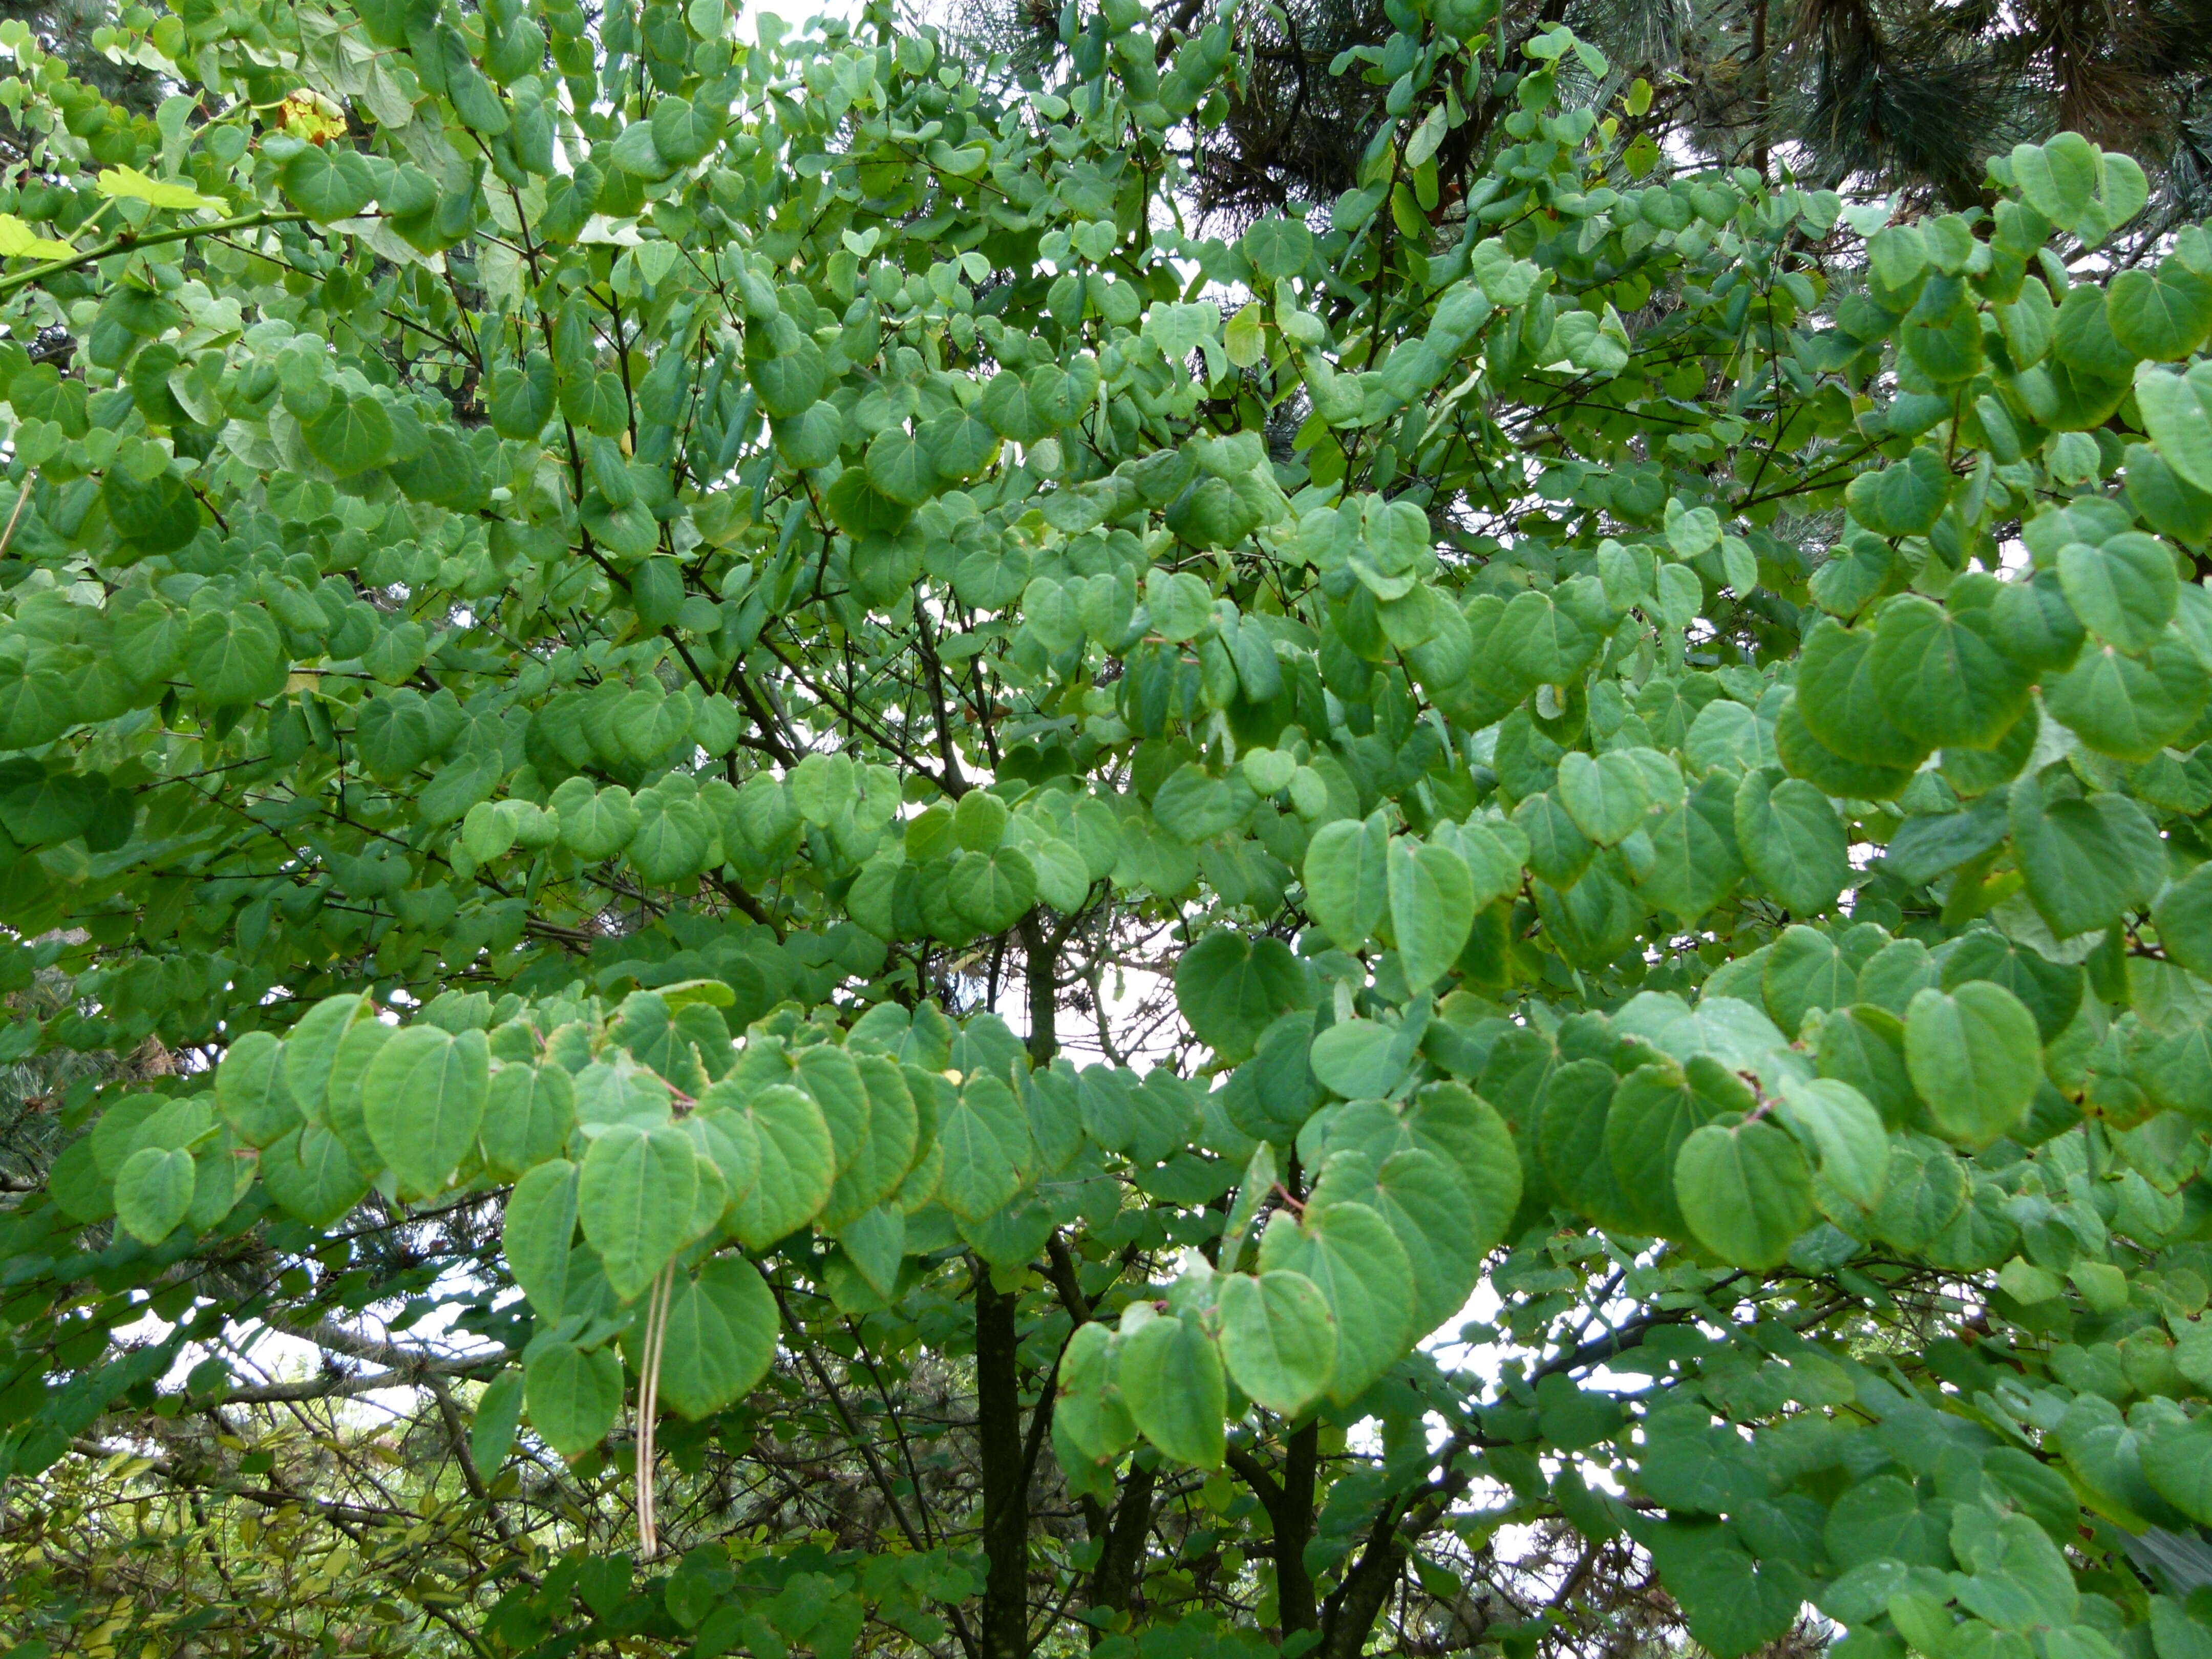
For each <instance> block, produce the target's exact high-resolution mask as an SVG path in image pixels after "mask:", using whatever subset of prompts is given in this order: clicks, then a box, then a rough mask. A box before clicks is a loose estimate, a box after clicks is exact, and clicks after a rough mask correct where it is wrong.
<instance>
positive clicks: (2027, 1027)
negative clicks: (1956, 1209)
mask: <svg viewBox="0 0 2212 1659" xmlns="http://www.w3.org/2000/svg"><path fill="white" fill-rule="evenodd" d="M2042 1053H2043V1045H2042V1039H2041V1037H2040V1036H2039V1034H2038V1032H2037V1030H2036V1029H2035V1017H2034V1016H2033V1015H2032V1014H2030V1013H2029V1012H2027V1009H2026V1008H2025V1007H2023V1006H2021V1000H2020V999H2019V998H2018V997H2016V996H2015V995H2014V994H2012V993H2011V992H2009V991H2008V990H2006V989H2005V988H2004V987H2002V986H2001V985H1995V984H1992V983H1990V981H1987V980H1974V981H1969V982H1967V983H1966V984H1964V985H1961V986H1960V987H1958V989H1956V990H1955V991H1952V992H1949V993H1948V994H1947V993H1945V992H1942V991H1939V990H1936V989H1935V988H1934V987H1929V988H1927V989H1924V990H1923V991H1921V992H1919V993H1918V994H1917V995H1915V996H1914V997H1913V999H1912V1003H1911V1006H1910V1007H1909V1008H1908V1009H1907V1010H1906V1011H1905V1064H1906V1066H1909V1067H1910V1068H1911V1073H1912V1085H1913V1087H1914V1088H1916V1089H1917V1090H1918V1091H1920V1097H1921V1098H1922V1099H1923V1100H1924V1101H1926V1102H1927V1103H1928V1109H1929V1112H1930V1114H1931V1115H1933V1116H1934V1118H1935V1121H1936V1127H1937V1128H1938V1129H1939V1130H1941V1131H1942V1133H1943V1134H1944V1135H1945V1136H1946V1137H1947V1138H1948V1139H1951V1140H1954V1141H1956V1142H1958V1143H1959V1144H1960V1145H1961V1146H1972V1147H1980V1146H1988V1145H1989V1144H1990V1142H1991V1141H1992V1140H1995V1139H1996V1138H1997V1137H1998V1136H1999V1135H2002V1134H2006V1133H2010V1131H2011V1130H2012V1129H2013V1128H2014V1127H2015V1126H2017V1125H2018V1123H2019V1122H2020V1120H2021V1114H2022V1113H2024V1112H2025V1111H2027V1103H2028V1100H2029V1098H2030V1097H2032V1096H2033V1094H2034V1093H2035V1085H2036V1080H2037V1079H2039V1077H2041V1076H2042V1074H2043V1067H2042V1064H2041V1059H2042Z"/></svg>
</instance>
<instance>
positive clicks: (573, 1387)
mask: <svg viewBox="0 0 2212 1659" xmlns="http://www.w3.org/2000/svg"><path fill="white" fill-rule="evenodd" d="M522 1396H523V1400H524V1402H525V1403H526V1405H527V1406H528V1407H529V1408H530V1424H531V1426H532V1428H534V1429H536V1430H537V1431H538V1433H539V1434H540V1435H542V1436H544V1439H545V1443H546V1444H547V1445H549V1446H550V1447H552V1448H553V1449H554V1450H555V1451H556V1452H559V1453H560V1454H561V1455H562V1456H563V1457H568V1458H574V1457H580V1456H582V1455H583V1454H584V1453H586V1452H587V1451H589V1450H591V1449H592V1447H594V1446H596V1445H598V1444H599V1442H600V1441H602V1440H604V1439H605V1438H606V1437H607V1431H608V1430H610V1429H611V1428H613V1427H614V1425H615V1413H617V1412H618V1411H620V1410H621V1409H622V1398H623V1376H622V1362H621V1361H620V1360H618V1359H617V1358H615V1356H614V1355H613V1353H612V1352H610V1351H609V1350H607V1349H605V1348H599V1349H594V1350H593V1351H592V1352H589V1353H586V1352H584V1351H583V1350H582V1349H580V1348H578V1347H576V1346H574V1344H572V1343H568V1342H549V1343H547V1344H546V1345H545V1346H544V1347H538V1348H533V1349H532V1351H531V1352H530V1353H529V1354H528V1355H527V1356H526V1358H524V1360H523V1362H522Z"/></svg>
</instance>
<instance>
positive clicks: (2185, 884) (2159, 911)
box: [217, 864, 2212, 1085]
mask: <svg viewBox="0 0 2212 1659" xmlns="http://www.w3.org/2000/svg"><path fill="white" fill-rule="evenodd" d="M2151 919H2152V920H2153V921H2154V922H2155V923H2156V924H2157V927H2158V942H2159V945H2160V947H2161V948H2163V949H2164V951H2166V955H2167V957H2170V958H2171V959H2172V960H2173V961H2175V962H2178V963H2180V964H2181V965H2182V966H2183V967H2185V968H2186V969H2189V971H2190V972H2191V973H2192V974H2194V975H2197V977H2198V978H2199V979H2212V864H2200V865H2198V866H2197V867H2196V868H2195V869H2194V870H2191V872H2189V873H2188V874H2187V875H2186V876H2185V877H2183V878H2181V879H2180V880H2179V881H2177V882H2174V883H2173V884H2172V885H2170V886H2168V887H2167V888H2166V890H2165V891H2164V892H2162V893H2160V895H2159V896H2158V902H2157V903H2156V904H2155V905H2154V906H2153V907H2152V909H2151ZM220 1082H221V1079H220V1078H218V1079H217V1083H218V1085H220Z"/></svg>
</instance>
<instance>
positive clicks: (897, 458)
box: [867, 427, 938, 507]
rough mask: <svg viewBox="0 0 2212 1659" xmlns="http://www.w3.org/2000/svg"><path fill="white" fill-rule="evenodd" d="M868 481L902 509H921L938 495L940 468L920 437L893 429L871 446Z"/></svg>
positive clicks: (874, 441) (879, 435)
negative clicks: (922, 504) (923, 504)
mask: <svg viewBox="0 0 2212 1659" xmlns="http://www.w3.org/2000/svg"><path fill="white" fill-rule="evenodd" d="M867 471H868V482H869V483H872V484H873V485H874V486H875V487H876V489H878V491H880V492H881V493H882V494H883V495H884V496H885V497H887V498H888V499H890V500H891V501H896V502H897V503H898V504H899V505H900V506H902V507H919V506H921V503H922V502H924V501H927V500H928V499H929V498H930V496H931V495H933V494H934V493H935V492H936V489H937V484H938V476H937V466H936V464H935V462H934V461H933V460H932V459H931V457H930V453H929V447H928V446H927V444H926V443H924V442H923V441H922V440H921V436H920V435H918V434H915V433H910V432H908V431H905V430H903V429H902V428H898V427H890V428H886V429H885V430H884V431H882V432H878V434H876V435H875V437H874V438H873V439H872V440H871V441H870V442H869V444H868V453H867Z"/></svg>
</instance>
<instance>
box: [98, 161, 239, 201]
mask: <svg viewBox="0 0 2212 1659" xmlns="http://www.w3.org/2000/svg"><path fill="white" fill-rule="evenodd" d="M99 182H100V194H101V195H102V196H127V197H131V199H132V200H133V201H138V202H147V203H150V204H152V205H154V206H155V207H157V208H180V209H186V210H189V209H192V208H219V207H221V206H222V203H221V202H220V201H218V200H216V198H215V197H212V196H203V195H201V194H200V193H199V191H196V190H194V189H193V188H192V187H191V185H178V184H171V183H169V182H168V181H167V180H166V179H149V178H148V177H147V176H146V175H145V174H144V173H141V172H139V171H138V169H137V167H109V168H106V170H105V171H103V172H102V173H100V181H99Z"/></svg>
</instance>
